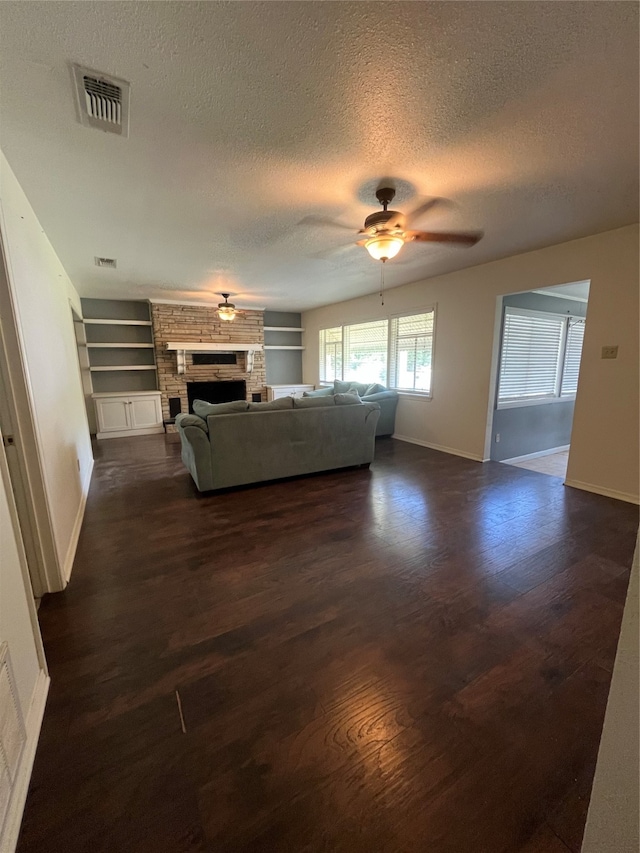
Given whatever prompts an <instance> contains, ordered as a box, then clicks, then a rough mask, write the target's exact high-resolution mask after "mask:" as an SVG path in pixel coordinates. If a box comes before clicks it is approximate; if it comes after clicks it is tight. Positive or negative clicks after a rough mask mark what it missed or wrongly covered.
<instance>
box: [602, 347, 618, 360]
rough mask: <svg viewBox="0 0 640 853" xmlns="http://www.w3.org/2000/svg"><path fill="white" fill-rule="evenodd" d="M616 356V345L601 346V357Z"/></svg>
mask: <svg viewBox="0 0 640 853" xmlns="http://www.w3.org/2000/svg"><path fill="white" fill-rule="evenodd" d="M617 357H618V347H617V345H616V346H614V347H613V346H612V347H602V356H601V358H617Z"/></svg>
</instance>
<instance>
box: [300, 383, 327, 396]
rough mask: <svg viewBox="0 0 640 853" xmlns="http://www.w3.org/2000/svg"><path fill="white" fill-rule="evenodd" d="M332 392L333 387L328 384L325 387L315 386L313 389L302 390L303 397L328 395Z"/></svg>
mask: <svg viewBox="0 0 640 853" xmlns="http://www.w3.org/2000/svg"><path fill="white" fill-rule="evenodd" d="M331 394H333V388H332V387H331V386H330V385H329V386H328V387H327V388H316V390H315V391H303V392H302V396H303V397H329V396H331Z"/></svg>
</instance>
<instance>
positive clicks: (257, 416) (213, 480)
mask: <svg viewBox="0 0 640 853" xmlns="http://www.w3.org/2000/svg"><path fill="white" fill-rule="evenodd" d="M193 408H194V411H195V412H196V413H197V414H193V415H187V414H180V415H178V417H177V418H176V427H177V429H178V433H179V435H180V441H181V443H182V461H183V462H184V464H185V465H186V466H187V468H188V469H189V472H190V473H191V476H192V477H193V480H194V482H195V484H196V488H197V489H198V491H200V492H206V491H210V490H211V489H224V488H228V487H229V486H240V485H245V484H247V483H259V482H264V481H267V480H277V479H280V478H282V477H294V476H297V475H299V474H312V473H316V472H319V471H328V470H331V469H333V468H347V467H353V466H356V465H368V464H369V463H370V462H372V461H373V456H374V450H375V432H376V425H377V423H378V418H379V417H380V406H379V405H378V404H377V403H363V402H362V401H361V400H360V399H359V398H358V397H357V396H356V395H351V394H336V395H335V396H331V397H325V398H324V399H313V398H310V399H305V398H304V397H300V398H293V397H281V398H279V399H277V400H273V401H271V402H269V403H247V402H246V401H244V400H241V401H240V400H239V401H236V402H233V403H221V404H218V405H211V404H210V403H204V402H203V401H201V400H196V401H194V404H193Z"/></svg>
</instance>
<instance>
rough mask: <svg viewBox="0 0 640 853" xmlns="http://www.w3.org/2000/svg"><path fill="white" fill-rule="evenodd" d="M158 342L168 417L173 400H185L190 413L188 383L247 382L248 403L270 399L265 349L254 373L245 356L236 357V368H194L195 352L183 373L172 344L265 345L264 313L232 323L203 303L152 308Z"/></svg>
mask: <svg viewBox="0 0 640 853" xmlns="http://www.w3.org/2000/svg"><path fill="white" fill-rule="evenodd" d="M151 319H152V321H153V340H154V344H155V353H156V365H157V367H158V388H159V390H160V391H161V392H162V416H163V418H165V419H166V418H168V417H169V397H180V400H181V402H182V411H183V412H188V411H189V404H188V399H187V382H189V381H191V382H215V381H220V382H225V381H229V380H232V379H244V380H245V382H246V383H247V399H248V400H251V395H252V394H255V393H260V394H262V398H263V399H266V395H265V381H266V380H265V364H264V351H263V352H256V353H255V356H254V362H253V371H252V372H251V373H247V372H246V371H247V368H246V353H242V352H239V353H238V354H237V360H238V363H237V364H199V365H196V366H195V367H194V364H193V358H192V356H191V353H187V356H186V372H185V373H183V374H179V373H178V368H177V364H176V353H175V352H168V351H167V349H166V345H167V342H168V341H190V342H201V343H206V342H211V343H227V342H229V343H231V342H233V341H235V342H236V343H241V344H263V343H264V320H263V312H262V311H243V312H242V313H241V314H238V315H236V318H235V320H233V321H232V322H230V323H229V322H223V321H222V320H220V319H219V318H218V315H217V313H216V309H215V308H213V307H212V308H209V307H208V306H203V305H165V304H161V303H157V302H154V303H152V305H151Z"/></svg>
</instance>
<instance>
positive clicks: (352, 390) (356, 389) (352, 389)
mask: <svg viewBox="0 0 640 853" xmlns="http://www.w3.org/2000/svg"><path fill="white" fill-rule="evenodd" d="M344 393H345V394H357V395H358V397H359V396H360V391H359V386H358V385H357V384H355V383H353V384H351V385H349V387H348V388H347V390H346V391H345V392H344Z"/></svg>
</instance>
